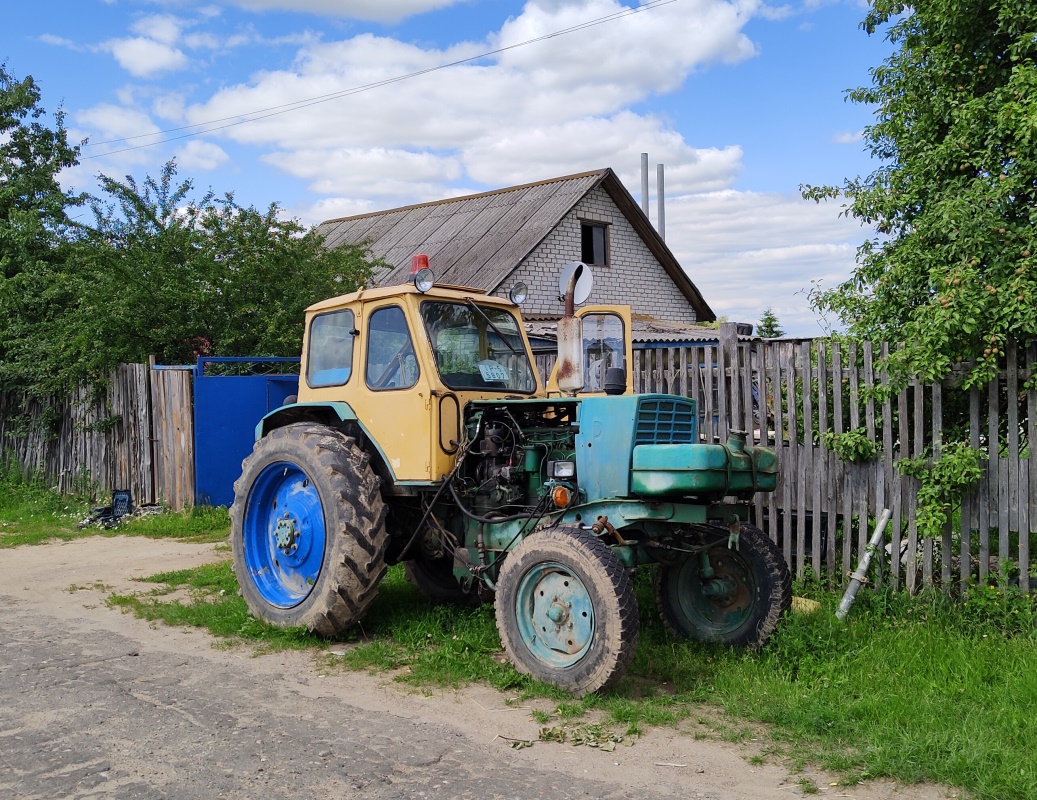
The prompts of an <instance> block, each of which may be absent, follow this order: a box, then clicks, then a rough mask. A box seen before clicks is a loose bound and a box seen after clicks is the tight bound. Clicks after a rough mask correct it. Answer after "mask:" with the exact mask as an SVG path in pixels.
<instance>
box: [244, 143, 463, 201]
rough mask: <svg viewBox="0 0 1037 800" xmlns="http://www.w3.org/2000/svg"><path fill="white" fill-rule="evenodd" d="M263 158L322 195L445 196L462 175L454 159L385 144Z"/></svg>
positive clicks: (411, 198) (302, 150)
mask: <svg viewBox="0 0 1037 800" xmlns="http://www.w3.org/2000/svg"><path fill="white" fill-rule="evenodd" d="M263 160H264V161H266V162H268V163H270V164H273V165H275V166H277V167H279V168H281V169H283V170H285V171H286V172H288V173H290V174H292V175H295V176H297V177H300V178H305V179H306V180H309V181H312V183H311V184H310V188H311V189H312V190H313V191H315V192H319V193H320V194H334V193H338V192H347V193H350V194H355V195H361V196H364V197H368V198H399V199H401V202H411V203H412V202H420V201H423V200H435V199H439V198H440V197H443V196H444V195H443V193H444V184H446V183H448V182H450V181H454V180H457V178H459V177H460V175H461V167H460V164H459V162H458V159H456V158H453V157H450V156H446V157H444V156H438V155H436V154H433V153H428V152H421V153H415V152H410V151H407V150H389V149H384V148H370V149H366V148H365V149H358V148H342V149H338V150H331V151H327V150H316V149H307V148H299V149H296V150H293V151H291V152H277V153H271V154H269V155H268V156H265V157H264V159H263Z"/></svg>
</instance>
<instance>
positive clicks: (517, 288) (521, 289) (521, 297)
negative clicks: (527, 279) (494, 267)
mask: <svg viewBox="0 0 1037 800" xmlns="http://www.w3.org/2000/svg"><path fill="white" fill-rule="evenodd" d="M528 295H529V287H527V286H526V284H524V283H523V282H522V281H519V282H518V283H516V284H515V285H514V286H512V287H511V291H510V292H508V299H509V300H511V302H512V303H514V304H515V305H517V306H520V305H522V304H523V303H524V302H526V297H527V296H528Z"/></svg>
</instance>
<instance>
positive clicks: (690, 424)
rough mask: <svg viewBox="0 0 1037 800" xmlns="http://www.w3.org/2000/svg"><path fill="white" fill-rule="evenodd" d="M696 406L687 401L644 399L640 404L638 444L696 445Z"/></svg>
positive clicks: (677, 398)
mask: <svg viewBox="0 0 1037 800" xmlns="http://www.w3.org/2000/svg"><path fill="white" fill-rule="evenodd" d="M695 423H696V420H695V402H694V401H693V400H688V399H686V398H683V397H644V398H642V399H641V400H640V402H639V403H638V404H637V421H636V423H635V426H634V444H693V443H695V442H696V441H697V439H698V431H697V429H696V424H695Z"/></svg>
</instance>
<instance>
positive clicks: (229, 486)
mask: <svg viewBox="0 0 1037 800" xmlns="http://www.w3.org/2000/svg"><path fill="white" fill-rule="evenodd" d="M298 370H299V359H298V358H207V357H202V358H199V359H198V363H197V364H196V365H195V367H194V475H195V478H194V482H195V483H194V486H195V503H196V504H197V505H210V506H229V505H230V504H231V502H232V501H233V500H234V481H236V480H237V479H238V476H239V475H240V474H241V461H242V459H244V458H245V456H247V455H248V454H249V453H251V452H252V445H253V443H254V442H255V435H256V425H257V423H258V422H259V420H260V419H262V418H263V416H264V415H266V414H267V412H269V411H273V410H274V409H275V408H279V407H280V406H282V405H284V401H285V398H287V397H288V396H289V395H293V394H296V393H298V391H299V375H298ZM292 373H295V374H292Z"/></svg>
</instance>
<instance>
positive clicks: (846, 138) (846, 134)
mask: <svg viewBox="0 0 1037 800" xmlns="http://www.w3.org/2000/svg"><path fill="white" fill-rule="evenodd" d="M863 138H864V131H857V132H856V133H851V132H850V131H842V132H841V133H837V134H836V135H835V137H834V139H835V141H836V142H837V143H839V144H856V143H857V142H859V141H860V140H861V139H863Z"/></svg>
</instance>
